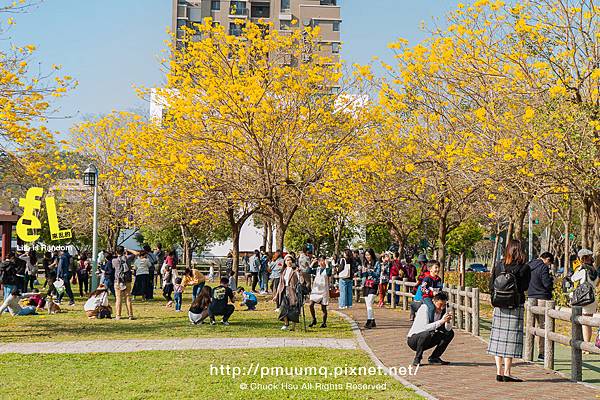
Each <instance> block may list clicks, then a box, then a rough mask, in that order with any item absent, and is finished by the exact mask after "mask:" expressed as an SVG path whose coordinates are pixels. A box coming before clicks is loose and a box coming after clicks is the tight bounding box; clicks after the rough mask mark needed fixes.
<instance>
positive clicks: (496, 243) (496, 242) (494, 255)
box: [490, 224, 502, 270]
mask: <svg viewBox="0 0 600 400" xmlns="http://www.w3.org/2000/svg"><path fill="white" fill-rule="evenodd" d="M500 233H502V230H501V228H500V224H498V225H496V238H495V239H494V250H493V252H492V265H490V270H491V269H492V268H494V265H496V262H498V248H499V247H500Z"/></svg>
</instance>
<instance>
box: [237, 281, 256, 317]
mask: <svg viewBox="0 0 600 400" xmlns="http://www.w3.org/2000/svg"><path fill="white" fill-rule="evenodd" d="M237 292H238V293H239V294H241V295H242V303H241V304H240V305H241V306H247V307H248V310H247V311H256V305H257V304H258V299H257V298H256V296H255V295H254V293H252V292H246V291H245V290H244V288H243V287H241V286H240V288H239V289H238V290H237Z"/></svg>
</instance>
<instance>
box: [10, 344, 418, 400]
mask: <svg viewBox="0 0 600 400" xmlns="http://www.w3.org/2000/svg"><path fill="white" fill-rule="evenodd" d="M251 363H254V364H256V363H260V367H259V369H258V370H259V376H239V377H236V378H233V377H226V376H216V374H215V373H214V372H213V375H212V376H211V368H210V367H211V364H212V365H215V366H216V365H217V364H218V365H220V364H224V365H227V364H229V365H230V366H239V367H242V368H243V367H246V368H248V367H249V366H250V365H251ZM0 365H2V380H3V382H4V384H2V385H0V398H2V399H33V398H63V399H107V400H108V399H191V398H199V399H220V400H224V399H242V398H248V399H283V398H291V399H377V400H384V399H419V398H421V397H420V396H418V395H416V394H415V393H414V392H413V391H412V390H410V389H407V388H405V387H404V386H402V385H401V384H400V383H398V382H397V381H396V380H394V379H392V378H391V377H389V376H386V375H375V376H354V375H353V376H343V375H342V376H338V377H337V378H335V377H333V376H329V377H323V376H296V377H288V376H283V377H282V376H280V377H273V376H271V377H266V376H265V377H262V378H261V376H260V370H261V369H262V368H263V367H268V368H272V367H277V366H283V367H317V368H320V367H328V368H329V371H334V368H335V367H341V368H344V367H372V366H373V363H372V362H371V360H370V359H369V358H368V357H367V356H366V355H365V354H364V353H363V352H362V351H360V350H344V351H341V350H328V349H297V348H286V349H251V350H250V349H249V350H235V351H231V350H224V351H215V350H211V351H186V352H161V351H151V352H138V353H123V354H106V353H101V354H83V355H14V354H12V355H2V356H0ZM32 369H33V370H34V371H35V372H27V371H32ZM213 371H214V369H213ZM289 372H292V371H289ZM32 374H34V375H32ZM32 377H35V378H32ZM9 382H10V383H9ZM311 383H312V384H313V385H314V386H313V388H312V389H311V388H309V387H308V384H311ZM317 383H321V384H341V385H342V386H343V387H342V388H341V389H338V390H330V391H323V390H319V389H317V388H316V384H317ZM346 383H353V384H386V386H385V388H380V390H356V389H348V388H346ZM243 384H246V385H248V389H246V390H242V389H241V388H240V385H243ZM252 384H262V385H267V384H279V385H280V386H279V387H278V388H274V389H271V390H269V389H266V388H264V387H263V388H254V389H251V385H252ZM284 384H287V385H289V387H288V388H285V387H283V386H282V385H284ZM294 385H297V386H294ZM303 385H305V386H304V388H303Z"/></svg>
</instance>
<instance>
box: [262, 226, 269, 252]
mask: <svg viewBox="0 0 600 400" xmlns="http://www.w3.org/2000/svg"><path fill="white" fill-rule="evenodd" d="M268 234H269V228H268V226H267V222H266V221H265V223H264V224H263V238H262V239H263V241H262V246H263V247H264V248H265V251H267V242H268V240H267V235H268Z"/></svg>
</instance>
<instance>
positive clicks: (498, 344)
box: [487, 240, 531, 382]
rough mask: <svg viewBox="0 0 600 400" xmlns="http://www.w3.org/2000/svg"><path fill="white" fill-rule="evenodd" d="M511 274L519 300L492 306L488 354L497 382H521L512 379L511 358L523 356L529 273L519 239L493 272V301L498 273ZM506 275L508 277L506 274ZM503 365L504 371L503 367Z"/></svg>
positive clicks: (512, 241) (507, 249) (509, 247)
mask: <svg viewBox="0 0 600 400" xmlns="http://www.w3.org/2000/svg"><path fill="white" fill-rule="evenodd" d="M504 273H507V274H512V275H513V276H514V279H515V283H516V289H517V290H516V291H517V293H518V301H516V304H513V305H510V306H508V305H507V306H506V307H494V315H493V317H492V331H491V334H490V342H489V345H488V349H487V353H488V354H490V355H493V356H494V358H495V360H496V380H497V381H499V382H522V380H521V379H518V378H515V377H513V376H511V373H510V372H511V368H512V360H513V358H522V357H523V315H524V313H525V310H524V307H523V304H525V291H527V288H528V287H529V280H530V279H531V270H530V268H529V265H527V264H526V259H525V254H524V252H523V248H522V246H521V242H520V241H519V240H510V241H509V242H508V245H507V246H506V251H505V252H504V259H503V260H501V261H500V262H499V263H498V264H497V265H495V266H494V269H493V270H492V274H491V275H492V276H491V279H490V293H491V294H492V299H493V298H494V282H495V280H496V278H497V277H498V276H500V275H501V274H504ZM507 276H508V275H507ZM502 364H504V368H502Z"/></svg>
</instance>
